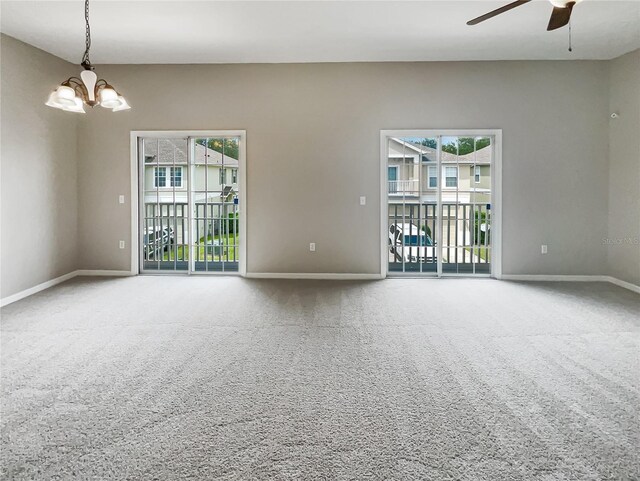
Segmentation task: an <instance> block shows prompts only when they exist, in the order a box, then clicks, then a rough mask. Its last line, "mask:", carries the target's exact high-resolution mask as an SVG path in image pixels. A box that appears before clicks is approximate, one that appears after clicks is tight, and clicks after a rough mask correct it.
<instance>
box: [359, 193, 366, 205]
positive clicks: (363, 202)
mask: <svg viewBox="0 0 640 481" xmlns="http://www.w3.org/2000/svg"><path fill="white" fill-rule="evenodd" d="M360 205H367V198H366V197H365V196H364V195H362V196H360Z"/></svg>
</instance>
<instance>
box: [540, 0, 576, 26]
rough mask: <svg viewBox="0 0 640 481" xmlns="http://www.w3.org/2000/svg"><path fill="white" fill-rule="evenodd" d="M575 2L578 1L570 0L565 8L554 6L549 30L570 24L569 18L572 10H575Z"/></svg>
mask: <svg viewBox="0 0 640 481" xmlns="http://www.w3.org/2000/svg"><path fill="white" fill-rule="evenodd" d="M575 4H576V2H569V3H567V6H566V7H564V8H562V7H553V12H551V18H550V19H549V26H548V27H547V31H551V30H555V29H557V28H560V27H564V26H565V25H566V24H568V23H569V19H570V18H571V11H572V10H573V6H574V5H575Z"/></svg>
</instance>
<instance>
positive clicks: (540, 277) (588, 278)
mask: <svg viewBox="0 0 640 481" xmlns="http://www.w3.org/2000/svg"><path fill="white" fill-rule="evenodd" d="M500 279H501V280H503V281H540V282H544V281H558V282H608V278H607V276H597V275H556V274H551V275H548V274H502V276H501V277H500Z"/></svg>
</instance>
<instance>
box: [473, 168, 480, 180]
mask: <svg viewBox="0 0 640 481" xmlns="http://www.w3.org/2000/svg"><path fill="white" fill-rule="evenodd" d="M474 176H475V181H476V184H479V183H480V166H479V165H476V167H475V174H474Z"/></svg>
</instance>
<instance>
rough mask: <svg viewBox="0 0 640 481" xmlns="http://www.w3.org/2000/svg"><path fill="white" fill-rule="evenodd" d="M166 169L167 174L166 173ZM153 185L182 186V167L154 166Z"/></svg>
mask: <svg viewBox="0 0 640 481" xmlns="http://www.w3.org/2000/svg"><path fill="white" fill-rule="evenodd" d="M167 171H168V174H169V175H167ZM167 177H169V184H167ZM153 185H154V186H155V187H182V167H156V168H155V169H154V184H153Z"/></svg>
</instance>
